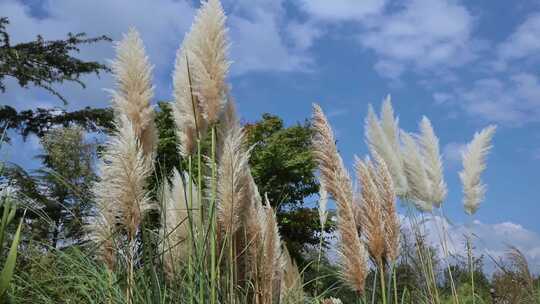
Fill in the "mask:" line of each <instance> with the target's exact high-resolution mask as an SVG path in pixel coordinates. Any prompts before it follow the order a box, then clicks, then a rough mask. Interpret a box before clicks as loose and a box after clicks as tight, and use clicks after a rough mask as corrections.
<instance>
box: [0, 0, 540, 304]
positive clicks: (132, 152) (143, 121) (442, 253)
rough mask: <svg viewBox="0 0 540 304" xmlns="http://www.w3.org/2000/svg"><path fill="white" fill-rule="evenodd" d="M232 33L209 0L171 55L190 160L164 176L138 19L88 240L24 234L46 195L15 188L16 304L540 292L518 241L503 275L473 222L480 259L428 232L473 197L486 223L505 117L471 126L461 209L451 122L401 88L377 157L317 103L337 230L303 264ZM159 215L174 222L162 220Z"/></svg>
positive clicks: (123, 56)
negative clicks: (242, 103) (281, 219)
mask: <svg viewBox="0 0 540 304" xmlns="http://www.w3.org/2000/svg"><path fill="white" fill-rule="evenodd" d="M229 45H230V41H229V40H228V32H227V28H226V16H225V13H224V11H223V8H222V6H221V4H220V2H219V0H208V1H207V2H204V3H203V4H202V6H201V7H200V9H199V10H198V12H197V14H196V17H195V19H194V20H193V24H192V27H191V30H190V31H189V33H187V35H186V36H185V39H184V41H183V42H182V45H181V47H180V49H179V50H178V52H177V54H176V61H175V62H174V63H172V62H171V65H174V72H173V75H172V83H173V96H174V100H173V101H171V103H170V107H171V109H172V113H173V116H174V122H175V130H174V132H175V133H176V135H177V138H178V139H179V142H180V145H179V147H178V148H179V149H178V150H179V154H180V156H181V157H182V159H185V160H186V163H185V166H184V165H183V166H182V170H175V171H174V172H173V173H172V174H171V176H166V177H165V178H164V179H163V183H162V184H160V185H157V186H156V187H155V188H152V186H151V185H150V183H149V180H150V179H151V178H152V176H153V175H156V174H159V173H157V172H156V170H155V168H154V160H155V157H156V153H157V152H156V149H157V142H158V139H157V136H158V135H157V133H158V132H157V128H156V125H155V122H154V119H155V113H154V108H153V106H152V102H151V101H152V98H153V94H154V92H153V90H154V87H153V84H152V83H151V79H152V69H153V68H152V64H151V62H150V61H149V59H148V57H147V55H146V54H145V47H144V42H143V41H142V39H141V38H140V36H139V34H138V32H137V30H136V29H134V28H132V29H131V30H130V31H129V32H127V33H125V34H124V36H123V38H122V40H121V41H119V42H117V43H116V59H115V60H114V62H113V64H112V71H113V73H114V79H115V84H114V89H113V90H112V92H111V95H112V98H111V105H112V107H113V109H114V124H115V132H114V134H113V135H112V136H110V137H109V138H108V139H107V142H106V144H105V146H104V149H103V151H102V153H101V158H100V161H99V165H98V166H99V179H98V181H97V182H95V183H93V184H92V186H91V189H92V191H91V193H92V201H93V202H94V207H93V209H92V211H93V212H92V216H91V218H90V219H89V220H88V222H89V224H88V225H85V226H84V227H83V234H84V239H85V240H86V242H85V243H84V245H83V246H65V247H64V249H62V250H60V249H56V248H43V247H41V248H37V247H33V246H31V245H30V244H29V243H28V242H21V230H22V231H24V229H25V224H24V223H25V222H24V220H23V219H24V216H25V215H24V214H23V213H24V212H25V210H26V209H27V208H31V206H25V205H24V204H20V203H18V201H17V199H16V197H17V195H14V193H12V192H9V191H4V192H2V194H1V195H2V197H1V199H2V207H3V211H2V212H3V214H2V219H1V222H0V250H1V251H0V256H1V259H2V260H1V262H2V263H3V264H2V267H3V268H2V272H1V273H0V294H1V295H2V299H3V300H2V301H4V303H110V304H113V303H126V304H135V303H190V304H195V303H197V304H203V303H204V304H217V303H227V304H232V303H238V304H240V303H256V304H272V303H283V304H293V303H297V304H298V303H325V304H330V303H332V304H336V303H363V304H369V303H382V304H401V303H411V304H424V303H425V304H428V303H429V304H446V303H448V304H450V303H451V304H459V303H461V304H469V303H477V304H481V303H540V286H539V284H538V278H537V277H535V276H534V275H533V274H532V273H531V271H530V270H529V265H528V261H527V260H526V258H525V257H524V255H523V254H522V253H521V252H520V251H519V250H518V249H517V248H514V247H509V249H508V254H507V256H506V258H505V259H503V260H498V259H495V258H494V261H496V262H497V265H498V268H497V269H498V270H497V271H496V272H495V274H494V275H493V277H492V278H491V279H488V278H487V276H486V275H485V274H484V273H483V270H482V262H481V259H480V257H478V256H476V255H475V252H474V247H475V242H476V241H477V240H476V239H475V237H474V235H472V233H471V234H469V235H467V236H466V239H467V242H466V244H460V245H459V246H463V247H464V248H465V252H467V255H466V256H456V255H455V253H454V252H453V251H451V250H450V249H449V246H450V244H449V239H450V238H451V236H450V235H449V232H448V229H447V227H445V226H444V225H437V223H435V226H436V229H437V232H438V233H437V235H438V242H436V243H435V244H431V243H428V242H427V241H426V227H425V226H426V222H427V219H428V218H431V217H443V218H444V212H443V210H444V208H463V210H464V211H465V212H466V213H467V214H468V215H469V216H470V218H471V220H473V219H474V216H475V213H476V212H477V211H478V210H479V209H480V208H481V205H482V201H483V198H484V196H485V193H486V191H487V186H486V185H485V184H484V183H483V181H482V174H483V172H484V171H485V170H486V168H487V165H488V163H489V152H490V149H491V147H492V140H493V138H494V136H495V132H496V126H494V125H491V126H486V127H485V128H484V129H482V130H479V131H478V132H477V133H475V134H471V135H470V138H471V139H470V142H469V144H468V145H467V146H466V148H465V150H464V152H463V155H462V168H463V169H462V171H461V172H460V173H459V179H460V181H461V183H462V190H463V193H462V197H463V206H461V207H459V206H456V205H454V206H451V207H447V206H445V200H446V197H447V193H448V189H447V184H446V182H445V180H444V173H443V168H444V165H443V160H442V157H441V151H440V147H439V139H438V137H437V134H436V128H437V123H436V122H432V121H430V119H429V118H427V117H419V118H418V120H419V125H418V131H414V132H416V133H413V132H410V131H406V130H402V129H401V128H400V126H399V122H398V118H397V114H396V113H394V110H393V107H392V102H391V98H390V96H388V97H386V98H385V99H384V100H383V102H382V103H381V105H380V113H379V111H377V108H379V106H376V107H372V106H369V110H368V115H367V117H366V118H365V130H366V131H365V143H366V145H367V148H368V149H369V155H366V156H357V157H356V158H355V162H354V164H351V166H348V164H345V163H344V162H343V159H342V157H341V155H340V153H339V148H338V146H337V143H336V139H335V135H334V131H333V129H332V125H331V124H330V123H329V121H328V119H327V116H326V114H325V111H324V109H323V108H322V107H321V106H319V105H317V104H313V107H312V118H311V127H312V129H313V136H312V154H313V157H314V159H315V161H316V164H317V172H318V173H317V176H318V178H319V182H320V185H321V189H320V195H319V198H318V209H319V221H320V223H319V224H320V226H321V227H322V228H323V229H322V231H321V234H320V238H321V246H318V247H314V248H312V251H313V254H312V256H313V257H314V258H312V259H311V260H310V262H308V263H307V264H305V265H304V264H303V265H299V264H297V263H298V261H295V259H294V258H293V257H292V256H293V255H292V254H291V253H289V252H288V250H287V247H286V246H285V241H284V240H283V239H282V237H281V236H280V232H279V226H278V221H277V218H276V213H275V210H274V209H273V208H272V207H271V202H270V201H269V198H268V196H267V195H266V194H265V193H262V192H261V191H259V189H258V187H257V185H256V183H255V181H254V178H253V175H252V172H251V168H250V165H249V159H250V153H251V151H252V147H250V146H248V145H247V143H246V138H245V137H246V135H245V131H244V130H243V127H242V125H241V123H240V117H239V116H238V113H237V110H236V106H235V103H234V100H233V99H232V98H231V92H230V86H229V85H228V84H227V73H228V71H229V68H230V65H231V62H230V61H229V59H228V58H229V57H228V56H229V54H228V53H229ZM349 168H351V169H352V170H351V172H349ZM333 206H335V208H333ZM400 206H401V207H402V208H404V209H405V210H407V215H406V216H401V215H400V214H398V209H399V208H400ZM16 214H18V215H19V216H16ZM149 217H155V218H157V219H158V220H157V222H158V223H159V224H158V225H157V226H150V225H148V224H147V223H148V221H147V219H148V218H149ZM15 219H20V220H15ZM325 225H335V228H336V236H337V237H336V241H335V243H333V244H332V246H335V250H336V251H337V254H336V255H335V256H330V254H328V250H326V249H325V246H322V244H323V241H322V238H323V236H324V235H325V233H324V227H325ZM405 226H406V227H408V229H405Z"/></svg>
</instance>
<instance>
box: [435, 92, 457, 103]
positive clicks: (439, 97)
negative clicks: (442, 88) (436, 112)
mask: <svg viewBox="0 0 540 304" xmlns="http://www.w3.org/2000/svg"><path fill="white" fill-rule="evenodd" d="M451 99H452V95H450V94H448V93H444V92H435V93H433V100H435V103H436V104H439V105H440V104H445V103H447V102H449V101H451Z"/></svg>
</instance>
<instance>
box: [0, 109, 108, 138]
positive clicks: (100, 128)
mask: <svg viewBox="0 0 540 304" xmlns="http://www.w3.org/2000/svg"><path fill="white" fill-rule="evenodd" d="M0 126H3V127H4V128H5V129H8V130H12V131H15V132H16V133H18V134H19V135H21V136H22V137H23V139H24V140H26V138H27V137H28V136H29V135H30V134H33V135H36V136H37V137H39V138H42V137H43V136H45V134H47V132H48V131H49V130H52V129H55V128H58V127H70V126H79V127H82V128H83V129H84V130H85V131H87V132H106V133H109V132H110V131H112V130H113V129H114V124H113V111H112V109H111V108H90V107H85V108H83V109H80V110H76V111H66V110H61V109H57V108H52V109H43V108H37V109H35V110H23V111H17V110H16V109H14V108H13V107H10V106H2V107H0ZM4 139H6V140H7V139H8V138H4Z"/></svg>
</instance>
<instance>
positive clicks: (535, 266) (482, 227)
mask: <svg viewBox="0 0 540 304" xmlns="http://www.w3.org/2000/svg"><path fill="white" fill-rule="evenodd" d="M404 222H405V223H406V221H404ZM425 228H426V232H427V234H428V240H429V241H430V242H431V243H432V244H434V245H438V244H440V238H439V235H440V234H441V232H440V231H444V230H446V231H448V236H449V239H448V242H447V244H448V250H449V252H450V253H451V254H458V255H462V256H466V254H467V253H466V247H465V243H466V238H467V237H470V236H471V235H472V242H473V245H474V250H475V254H476V255H484V256H486V257H487V256H488V255H489V256H491V257H493V258H495V259H499V258H504V255H505V254H506V252H507V251H508V248H509V246H515V247H516V248H518V249H519V250H521V251H522V252H523V254H524V255H525V257H526V258H527V260H528V262H529V266H530V267H531V270H532V271H534V272H535V273H538V272H540V235H539V234H538V233H536V232H534V231H532V230H529V229H527V228H525V227H523V226H522V225H519V224H516V223H513V222H501V223H494V224H491V223H484V222H481V221H478V220H475V221H473V222H472V223H469V224H463V223H454V224H450V223H449V222H448V221H447V220H446V219H444V218H442V217H440V216H428V217H427V221H426V225H425ZM485 263H486V265H485V266H486V270H488V271H489V272H492V271H494V270H495V269H496V268H495V265H494V264H493V263H492V262H491V260H490V259H489V258H488V259H486V260H485Z"/></svg>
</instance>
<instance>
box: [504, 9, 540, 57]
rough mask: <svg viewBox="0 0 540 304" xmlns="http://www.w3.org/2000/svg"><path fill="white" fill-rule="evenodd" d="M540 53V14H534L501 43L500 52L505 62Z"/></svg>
mask: <svg viewBox="0 0 540 304" xmlns="http://www.w3.org/2000/svg"><path fill="white" fill-rule="evenodd" d="M539 51H540V14H538V13H537V14H533V15H531V16H529V17H528V18H527V19H525V21H524V22H523V23H522V24H521V25H519V26H518V28H517V29H516V31H515V32H514V33H512V35H510V37H508V39H506V41H504V42H503V43H501V44H500V45H499V47H498V52H499V55H500V57H501V59H502V60H503V61H506V60H511V59H520V58H525V57H528V56H531V55H537V54H538V52H539Z"/></svg>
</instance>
